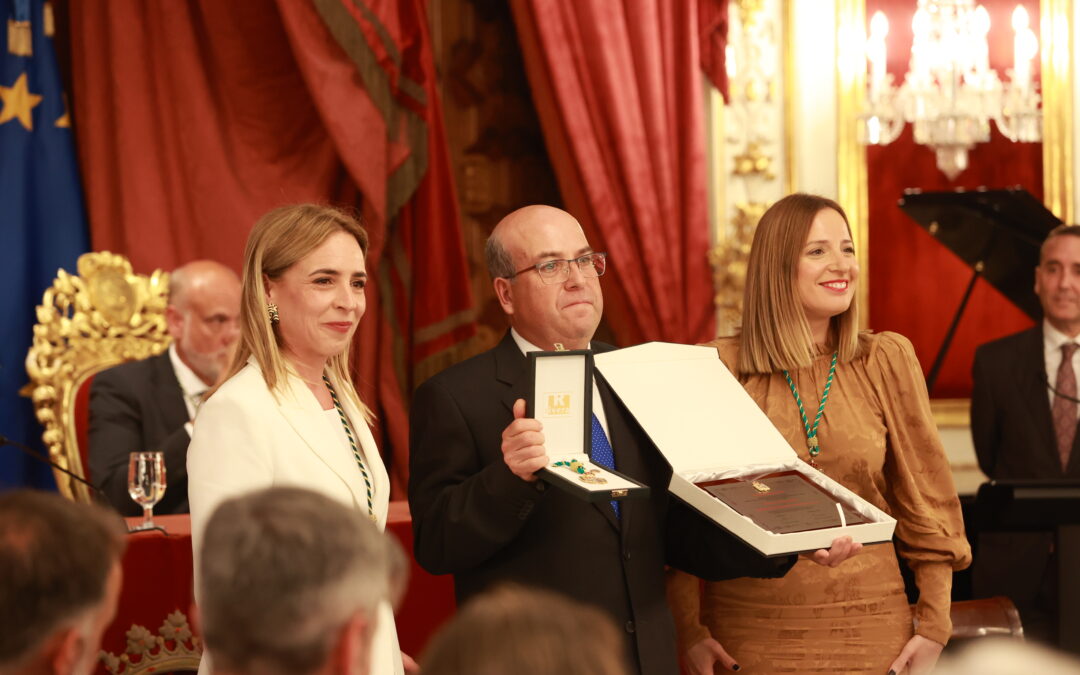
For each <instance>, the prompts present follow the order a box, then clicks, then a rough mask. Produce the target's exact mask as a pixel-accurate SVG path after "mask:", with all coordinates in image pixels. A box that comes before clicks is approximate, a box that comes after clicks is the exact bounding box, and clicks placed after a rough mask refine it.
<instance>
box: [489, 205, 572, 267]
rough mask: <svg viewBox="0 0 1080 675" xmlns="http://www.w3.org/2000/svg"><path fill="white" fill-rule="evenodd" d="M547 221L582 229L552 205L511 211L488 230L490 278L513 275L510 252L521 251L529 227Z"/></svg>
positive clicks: (540, 224)
mask: <svg viewBox="0 0 1080 675" xmlns="http://www.w3.org/2000/svg"><path fill="white" fill-rule="evenodd" d="M546 222H568V223H573V226H574V227H576V228H577V229H578V230H581V225H580V224H578V222H577V220H575V219H574V217H573V216H571V215H570V214H569V213H567V212H566V211H563V210H562V209H557V208H555V207H554V206H546V205H544V204H533V205H530V206H523V207H521V208H520V209H518V210H516V211H512V212H511V213H509V214H507V215H506V216H505V217H504V218H503V219H502V220H500V221H499V224H498V225H496V226H495V229H494V230H492V231H491V236H490V237H488V240H487V245H486V246H485V247H484V254H485V258H486V260H487V267H488V274H489V275H491V278H492V279H498V278H499V277H504V278H509V277H512V276H513V275H514V272H515V271H516V270H517V269H518V267H516V266H515V265H516V264H517V261H516V260H515V258H516V256H515V255H514V254H513V253H512V252H511V251H512V250H520V249H521V247H522V246H523V244H524V242H523V241H522V239H523V238H524V237H525V236H527V234H528V233H529V232H530V230H535V229H536V228H538V227H542V226H543V225H544V223H546ZM581 238H582V239H584V238H585V233H584V232H582V233H581Z"/></svg>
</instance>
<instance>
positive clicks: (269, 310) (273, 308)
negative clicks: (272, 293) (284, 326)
mask: <svg viewBox="0 0 1080 675" xmlns="http://www.w3.org/2000/svg"><path fill="white" fill-rule="evenodd" d="M266 315H267V316H269V317H270V323H277V322H278V320H279V319H280V318H281V317H279V316H278V311H277V305H275V304H274V303H272V302H268V303H266Z"/></svg>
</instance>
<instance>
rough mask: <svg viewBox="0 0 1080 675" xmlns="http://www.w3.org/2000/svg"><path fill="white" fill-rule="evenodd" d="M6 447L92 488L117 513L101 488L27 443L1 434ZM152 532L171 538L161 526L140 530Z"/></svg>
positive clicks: (92, 492) (99, 502)
mask: <svg viewBox="0 0 1080 675" xmlns="http://www.w3.org/2000/svg"><path fill="white" fill-rule="evenodd" d="M4 445H9V446H11V447H13V448H15V449H16V450H19V451H21V452H22V453H23V454H24V455H27V456H29V457H32V458H33V459H36V460H37V461H39V462H44V463H45V464H48V465H49V466H51V467H52V468H54V469H56V470H57V471H59V472H60V473H63V474H65V475H67V476H70V477H71V478H74V479H75V480H77V481H78V482H80V483H82V484H83V485H85V486H86V487H88V488H90V493H91V494H92V495H93V496H94V501H95V502H96V503H97V504H100V505H102V506H107V507H109V509H111V510H114V511H115V509H113V506H112V502H110V501H109V497H108V495H106V494H105V492H104V491H103V490H102V489H101V488H99V487H98V486H96V485H94V484H93V483H91V482H90V481H88V480H86V479H85V478H83V477H82V476H80V475H78V474H76V473H74V472H72V471H69V470H67V469H65V468H64V467H62V466H60V465H59V464H57V463H56V462H54V461H52V460H51V459H49V458H48V457H46V456H44V455H42V454H41V453H40V452H38V451H37V450H34V449H33V448H31V447H30V446H29V445H26V444H25V443H20V442H19V441H16V440H13V439H11V438H8V437H7V436H4V435H3V434H0V446H4ZM117 515H119V514H117ZM125 522H126V521H125ZM150 530H161V531H162V533H164V534H165V536H169V533H168V532H166V530H165V528H164V527H161V526H160V525H155V526H154V527H151V528H148V529H146V530H139V531H140V532H147V531H150ZM132 532H134V530H132V529H130V528H128V534H131V533H132Z"/></svg>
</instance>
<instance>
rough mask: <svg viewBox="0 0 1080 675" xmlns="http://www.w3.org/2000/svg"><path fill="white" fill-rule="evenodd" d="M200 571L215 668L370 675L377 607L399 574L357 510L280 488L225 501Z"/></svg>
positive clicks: (391, 550) (399, 562)
mask: <svg viewBox="0 0 1080 675" xmlns="http://www.w3.org/2000/svg"><path fill="white" fill-rule="evenodd" d="M198 565H199V575H198V577H197V578H198V580H199V581H198V583H199V597H200V598H201V605H200V607H199V614H200V617H201V621H200V623H201V626H202V631H203V640H204V642H205V644H206V649H207V651H208V653H209V654H210V657H211V658H212V659H213V662H214V671H215V672H216V673H231V674H233V675H236V674H247V673H262V674H267V675H274V674H278V673H280V674H281V675H304V674H306V673H361V674H366V673H367V672H368V662H369V660H370V647H371V638H372V636H373V634H374V631H375V627H376V622H377V613H376V610H377V607H378V605H379V604H380V603H381V602H383V601H386V600H390V601H393V600H394V599H395V598H396V596H397V595H398V593H399V592H400V587H401V585H402V582H403V578H402V577H403V574H404V557H403V555H402V554H401V551H400V550H399V549H398V548H397V547H396V545H395V543H394V542H393V540H392V539H391V538H390V537H387V536H384V535H383V534H381V533H380V532H379V531H378V530H377V529H376V527H375V525H374V524H373V523H372V522H371V521H370V520H369V519H368V518H366V517H365V516H364V515H362V514H361V513H360V512H358V511H355V510H352V509H349V508H347V507H346V506H344V505H342V504H339V503H338V502H336V501H334V500H332V499H330V498H328V497H325V496H323V495H321V494H318V493H315V492H312V491H310V490H305V489H301V488H285V487H277V488H269V489H265V490H260V491H257V492H252V493H249V494H246V495H243V496H241V497H236V498H233V499H230V500H228V501H225V502H223V503H222V504H221V505H220V506H219V507H218V508H217V510H216V511H214V513H213V515H212V516H211V517H210V521H209V522H208V523H207V526H206V533H205V535H204V537H203V543H202V553H201V558H200V560H199V561H198ZM373 675H376V674H373Z"/></svg>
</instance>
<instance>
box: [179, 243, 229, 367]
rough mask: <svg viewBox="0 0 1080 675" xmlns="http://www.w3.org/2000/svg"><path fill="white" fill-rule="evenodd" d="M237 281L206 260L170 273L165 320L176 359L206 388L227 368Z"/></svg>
mask: <svg viewBox="0 0 1080 675" xmlns="http://www.w3.org/2000/svg"><path fill="white" fill-rule="evenodd" d="M239 318H240V279H239V278H238V277H237V276H236V273H235V272H233V271H232V270H231V269H229V268H228V267H226V266H224V265H222V264H221V263H217V262H214V261H212V260H196V261H194V262H189V263H188V264H186V265H184V266H183V267H179V268H177V269H175V270H173V273H172V274H171V275H170V277H169V306H168V307H167V308H166V310H165V320H166V322H167V323H168V326H169V335H171V336H172V338H173V341H174V342H175V343H176V352H177V355H178V356H179V357H180V360H181V361H183V362H184V364H185V365H187V367H188V368H191V370H192V371H193V372H194V373H195V374H196V375H198V376H199V379H201V380H202V381H203V382H204V383H205V384H206V385H207V386H210V385H213V384H214V383H215V382H216V381H217V379H218V376H219V375H221V373H222V372H223V371H224V370H225V369H226V368H227V367H228V366H229V361H230V359H231V358H232V353H233V345H234V344H235V343H236V338H237V337H238V336H239V335H240V324H239Z"/></svg>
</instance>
